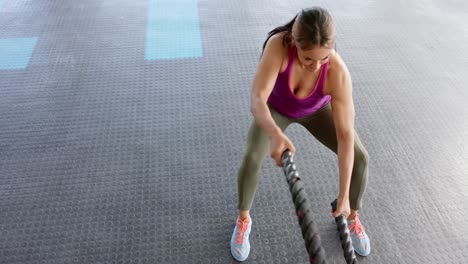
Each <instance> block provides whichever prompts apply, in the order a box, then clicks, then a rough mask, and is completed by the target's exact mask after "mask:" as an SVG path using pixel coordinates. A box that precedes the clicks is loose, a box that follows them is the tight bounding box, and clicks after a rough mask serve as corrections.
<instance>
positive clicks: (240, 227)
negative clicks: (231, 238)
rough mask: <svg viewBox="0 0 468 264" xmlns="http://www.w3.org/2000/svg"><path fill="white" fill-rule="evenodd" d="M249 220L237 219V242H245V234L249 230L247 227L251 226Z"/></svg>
mask: <svg viewBox="0 0 468 264" xmlns="http://www.w3.org/2000/svg"><path fill="white" fill-rule="evenodd" d="M249 222H250V220H249V219H248V218H245V219H238V220H237V237H236V243H237V244H242V243H243V241H244V234H245V231H247V228H248V227H249Z"/></svg>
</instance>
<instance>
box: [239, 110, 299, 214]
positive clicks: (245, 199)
mask: <svg viewBox="0 0 468 264" xmlns="http://www.w3.org/2000/svg"><path fill="white" fill-rule="evenodd" d="M270 112H271V116H272V118H273V120H274V121H275V123H276V124H277V125H278V126H279V127H280V128H281V130H283V131H284V130H285V129H286V127H287V126H288V125H289V124H290V123H291V121H290V120H289V119H288V118H287V117H284V116H282V115H280V114H279V113H278V112H276V111H275V110H273V109H272V108H271V107H270ZM269 149H270V140H269V138H268V135H267V134H265V132H263V130H262V129H261V128H260V127H259V126H258V124H257V123H256V122H255V120H254V121H253V122H252V125H251V127H250V130H249V133H248V136H247V149H246V152H245V154H244V158H243V161H242V165H241V167H240V169H239V173H238V182H237V183H238V194H239V204H238V209H239V211H240V218H245V217H249V210H250V208H251V206H252V203H253V200H254V196H255V193H256V191H257V185H258V182H259V179H260V175H259V174H260V169H261V167H262V164H263V161H264V160H265V157H266V155H267V154H268V151H269Z"/></svg>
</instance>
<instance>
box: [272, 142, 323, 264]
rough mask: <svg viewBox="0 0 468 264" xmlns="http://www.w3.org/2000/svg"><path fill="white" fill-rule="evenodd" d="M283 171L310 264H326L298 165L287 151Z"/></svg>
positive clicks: (284, 155)
mask: <svg viewBox="0 0 468 264" xmlns="http://www.w3.org/2000/svg"><path fill="white" fill-rule="evenodd" d="M281 161H282V164H283V171H284V174H285V175H286V180H287V182H288V184H289V190H290V191H291V195H292V198H293V201H294V205H295V207H296V214H297V216H298V219H299V225H300V226H301V230H302V237H303V238H304V241H305V245H306V249H307V252H308V253H309V257H310V263H314V264H326V263H327V261H326V259H325V250H324V249H323V248H322V243H321V241H320V234H319V232H318V229H317V226H316V224H315V222H314V220H313V218H312V210H311V209H310V205H309V202H308V200H307V195H306V193H305V190H304V185H303V182H302V181H301V178H300V177H299V173H298V172H297V170H296V165H295V164H294V160H293V157H292V154H291V152H290V151H288V150H287V151H285V152H284V153H283V156H282V157H281Z"/></svg>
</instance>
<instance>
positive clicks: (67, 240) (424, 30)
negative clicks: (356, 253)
mask: <svg viewBox="0 0 468 264" xmlns="http://www.w3.org/2000/svg"><path fill="white" fill-rule="evenodd" d="M181 4H184V3H183V1H181ZM310 4H311V2H310V1H280V0H275V1H266V0H259V1H214V0H200V1H199V2H198V11H199V19H200V21H199V23H200V33H201V40H202V47H203V53H202V54H203V57H200V58H187V59H184V58H180V59H173V60H170V59H169V60H145V41H146V33H147V18H148V7H149V1H135V0H132V1H130V0H118V1H114V0H112V1H111V0H105V1H90V0H83V1H45V0H37V1H32V0H26V1H14V0H1V1H0V38H5V39H6V38H26V37H28V38H37V43H36V45H35V47H34V50H33V53H32V55H31V58H30V59H29V63H28V65H27V67H26V68H24V69H11V70H0V263H8V264H16V263H48V264H49V263H174V264H179V263H235V261H234V260H233V259H232V257H231V256H230V252H229V239H230V236H231V232H232V229H233V227H234V221H235V217H236V213H237V211H236V204H237V187H236V181H237V179H236V174H237V169H238V166H239V165H240V160H241V157H242V154H243V151H244V144H245V137H246V133H247V129H248V127H249V124H250V122H251V120H252V117H251V115H250V113H249V92H250V84H251V80H252V78H253V73H254V70H255V67H256V64H257V62H258V58H259V55H260V51H261V45H262V44H263V41H264V38H265V36H266V33H267V32H268V31H269V30H271V29H272V28H273V27H275V26H278V25H280V24H283V23H285V22H287V21H289V20H290V19H291V18H292V17H293V16H294V14H295V13H296V12H298V11H299V10H300V8H303V7H308V6H310ZM313 4H315V5H321V6H323V7H326V8H328V9H329V10H330V11H331V12H332V13H333V14H334V16H335V19H336V22H337V27H338V33H339V36H338V43H337V48H338V52H340V54H341V55H342V57H343V58H344V60H345V61H346V62H347V64H348V67H349V69H350V71H351V74H352V76H353V83H354V100H355V105H356V114H357V117H356V129H357V131H358V133H359V134H360V137H361V139H362V141H363V143H364V145H365V146H366V148H367V150H368V152H369V154H370V158H371V159H370V175H369V176H370V178H369V186H368V190H367V192H366V195H365V200H364V206H365V207H364V208H363V210H362V212H361V215H362V222H363V223H364V225H365V226H366V228H367V232H368V234H369V236H370V238H371V241H372V253H371V255H370V256H368V257H366V258H358V261H359V263H468V227H467V219H468V163H467V161H468V107H467V101H468V89H467V85H466V84H467V83H468V74H467V73H468V48H467V45H466V43H468V26H467V25H468V2H466V1H455V0H452V1H442V0H433V1H432V0H431V1H430V0H421V1H390V0H386V1H357V2H353V3H350V2H349V1H343V0H340V1H315V2H314V3H313ZM287 133H288V135H289V136H290V137H291V139H292V140H293V141H294V143H295V145H296V146H297V147H298V152H297V157H296V160H297V163H298V165H299V170H300V172H301V173H302V176H303V177H304V178H305V181H306V186H307V192H308V193H309V194H310V196H311V197H310V199H311V200H312V201H313V210H314V212H315V214H316V220H317V222H318V226H319V228H320V230H321V237H322V241H323V244H324V247H325V250H326V252H327V255H328V258H329V260H330V263H344V258H343V256H342V250H341V248H340V245H339V241H338V237H337V234H336V231H335V226H334V224H333V221H332V219H331V217H330V214H329V203H330V202H331V201H332V199H334V196H335V195H336V193H337V189H338V186H337V184H338V178H337V164H336V157H335V156H334V155H333V154H332V153H331V152H330V151H328V150H327V149H325V148H324V147H322V146H321V145H320V144H319V143H318V142H316V141H315V140H314V139H313V138H311V136H309V135H308V134H307V132H306V130H305V129H303V128H302V127H300V126H297V125H293V126H291V127H290V128H289V129H288V131H287ZM293 211H294V210H293V204H292V201H291V198H290V194H289V191H288V189H287V186H286V181H285V179H284V178H283V176H282V174H281V171H280V170H279V169H278V168H276V167H275V166H274V164H273V162H272V161H271V160H269V159H268V160H267V161H266V162H265V164H264V167H263V169H262V180H261V183H260V187H259V190H258V192H257V197H256V200H255V203H254V208H253V210H252V217H253V219H254V226H253V232H252V235H251V244H252V252H251V255H250V257H249V259H248V260H247V261H246V263H258V264H259V263H282V264H283V263H304V264H305V263H307V262H308V257H307V254H306V252H305V248H304V245H303V241H302V238H301V235H300V233H299V228H298V225H297V220H296V217H295V216H294V212H293Z"/></svg>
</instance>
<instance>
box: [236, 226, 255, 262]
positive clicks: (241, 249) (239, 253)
mask: <svg viewBox="0 0 468 264" xmlns="http://www.w3.org/2000/svg"><path fill="white" fill-rule="evenodd" d="M251 228H252V219H250V218H244V219H240V218H237V220H236V227H235V228H234V232H233V233H232V237H231V254H232V256H233V257H234V258H235V259H236V260H237V261H244V260H246V259H247V257H248V256H249V253H250V243H249V234H250V230H251Z"/></svg>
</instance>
